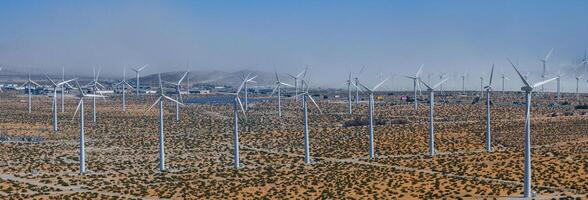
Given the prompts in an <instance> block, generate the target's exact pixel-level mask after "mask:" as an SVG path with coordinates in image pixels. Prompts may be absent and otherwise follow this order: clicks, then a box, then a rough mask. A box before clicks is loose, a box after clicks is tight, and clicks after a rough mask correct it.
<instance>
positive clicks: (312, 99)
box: [306, 94, 323, 114]
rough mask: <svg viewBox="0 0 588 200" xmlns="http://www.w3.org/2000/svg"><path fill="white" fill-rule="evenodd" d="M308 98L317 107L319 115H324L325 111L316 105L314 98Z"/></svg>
mask: <svg viewBox="0 0 588 200" xmlns="http://www.w3.org/2000/svg"><path fill="white" fill-rule="evenodd" d="M306 95H307V96H308V98H309V99H310V101H312V104H314V106H315V107H316V109H318V110H319V113H321V114H323V111H322V110H321V108H320V107H319V106H318V104H317V103H316V101H314V98H312V96H310V95H308V94H306Z"/></svg>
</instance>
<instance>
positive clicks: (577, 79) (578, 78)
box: [576, 74, 584, 101]
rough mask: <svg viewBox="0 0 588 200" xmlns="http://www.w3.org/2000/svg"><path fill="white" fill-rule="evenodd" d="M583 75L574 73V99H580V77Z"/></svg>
mask: <svg viewBox="0 0 588 200" xmlns="http://www.w3.org/2000/svg"><path fill="white" fill-rule="evenodd" d="M583 76H584V74H582V75H576V101H580V92H579V89H580V85H579V84H580V79H582V77H583Z"/></svg>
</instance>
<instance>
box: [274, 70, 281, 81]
mask: <svg viewBox="0 0 588 200" xmlns="http://www.w3.org/2000/svg"><path fill="white" fill-rule="evenodd" d="M274 72H275V73H276V81H277V82H280V77H278V71H274Z"/></svg>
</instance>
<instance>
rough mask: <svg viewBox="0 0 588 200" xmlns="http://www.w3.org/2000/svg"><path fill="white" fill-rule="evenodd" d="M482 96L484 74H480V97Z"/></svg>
mask: <svg viewBox="0 0 588 200" xmlns="http://www.w3.org/2000/svg"><path fill="white" fill-rule="evenodd" d="M482 96H484V76H480V98H482Z"/></svg>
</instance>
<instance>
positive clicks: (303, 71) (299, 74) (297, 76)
mask: <svg viewBox="0 0 588 200" xmlns="http://www.w3.org/2000/svg"><path fill="white" fill-rule="evenodd" d="M305 72H306V69H304V70H302V71H301V72H300V73H298V74H296V78H300V76H302V74H304V73H305Z"/></svg>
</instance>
